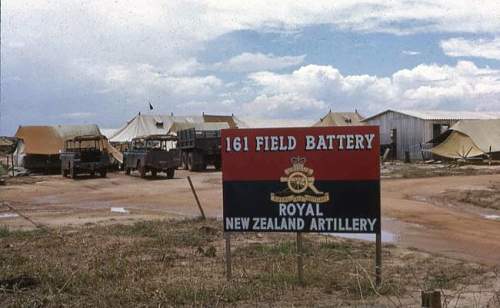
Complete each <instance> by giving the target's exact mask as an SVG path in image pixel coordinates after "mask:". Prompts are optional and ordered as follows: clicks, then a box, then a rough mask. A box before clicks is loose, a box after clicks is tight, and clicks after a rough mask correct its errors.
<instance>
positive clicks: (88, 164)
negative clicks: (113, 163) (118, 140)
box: [60, 135, 110, 179]
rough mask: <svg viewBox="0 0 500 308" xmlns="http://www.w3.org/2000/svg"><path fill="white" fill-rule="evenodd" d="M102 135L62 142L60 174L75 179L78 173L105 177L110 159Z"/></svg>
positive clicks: (80, 137)
mask: <svg viewBox="0 0 500 308" xmlns="http://www.w3.org/2000/svg"><path fill="white" fill-rule="evenodd" d="M105 141H106V137H104V136H102V135H85V136H77V137H75V138H73V139H69V140H66V141H65V142H64V148H63V150H62V151H61V154H60V159H61V174H62V175H63V176H64V177H67V176H68V175H69V176H70V177H71V178H73V179H74V178H76V176H77V175H78V174H80V173H88V174H90V175H92V176H94V175H95V174H96V172H98V173H99V175H100V176H101V177H106V173H107V170H108V166H109V164H110V159H109V155H108V151H107V149H106V144H105Z"/></svg>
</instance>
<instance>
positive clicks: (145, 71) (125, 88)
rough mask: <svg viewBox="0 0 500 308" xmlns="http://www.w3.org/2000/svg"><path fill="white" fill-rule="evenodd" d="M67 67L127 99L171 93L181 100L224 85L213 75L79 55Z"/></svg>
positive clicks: (102, 87) (104, 89) (207, 93)
mask: <svg viewBox="0 0 500 308" xmlns="http://www.w3.org/2000/svg"><path fill="white" fill-rule="evenodd" d="M68 69H69V70H70V71H72V72H77V73H79V74H81V75H82V78H83V79H88V80H92V81H93V82H96V83H97V84H99V85H100V87H101V90H100V92H103V93H108V92H112V91H116V92H121V93H125V94H127V95H128V96H129V98H130V99H133V98H137V99H141V98H142V100H144V99H145V98H147V97H152V96H156V97H162V96H172V97H177V98H182V99H183V100H186V99H192V98H193V97H195V98H201V97H204V96H208V95H212V94H214V93H215V91H216V90H217V89H218V88H220V87H222V86H223V82H222V81H221V80H220V79H219V78H217V77H215V76H213V75H206V76H197V75H184V76H182V75H177V74H171V73H170V72H169V70H168V69H161V68H156V67H154V66H152V65H150V64H134V65H128V66H124V65H115V64H95V63H91V62H90V61H89V60H88V59H79V60H77V61H74V62H73V63H72V65H71V66H70V67H69V68H68ZM164 72H167V73H164Z"/></svg>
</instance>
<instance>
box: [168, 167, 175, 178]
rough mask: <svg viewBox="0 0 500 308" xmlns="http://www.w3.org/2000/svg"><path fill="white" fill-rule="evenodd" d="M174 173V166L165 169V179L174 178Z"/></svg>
mask: <svg viewBox="0 0 500 308" xmlns="http://www.w3.org/2000/svg"><path fill="white" fill-rule="evenodd" d="M174 174H175V169H174V168H170V169H167V179H173V178H174Z"/></svg>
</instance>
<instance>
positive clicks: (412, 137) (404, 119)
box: [365, 111, 457, 160]
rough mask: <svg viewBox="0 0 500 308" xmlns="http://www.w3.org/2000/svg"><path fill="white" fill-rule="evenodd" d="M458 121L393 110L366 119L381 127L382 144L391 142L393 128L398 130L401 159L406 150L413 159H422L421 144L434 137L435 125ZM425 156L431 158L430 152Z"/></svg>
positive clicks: (398, 151)
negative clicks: (416, 116)
mask: <svg viewBox="0 0 500 308" xmlns="http://www.w3.org/2000/svg"><path fill="white" fill-rule="evenodd" d="M456 122H457V121H456V120H422V119H419V118H415V117H411V116H408V115H405V114H401V113H397V112H392V111H390V112H387V113H384V114H381V115H380V116H378V117H375V118H372V119H368V120H366V121H365V123H367V124H368V125H378V126H379V127H380V143H381V144H389V143H391V137H390V134H391V130H392V129H396V130H397V158H398V159H401V160H402V159H404V152H405V151H409V152H410V158H411V159H422V154H421V151H420V144H422V145H424V144H425V143H426V142H428V141H429V140H431V139H432V138H433V125H434V124H447V125H449V126H451V125H453V124H454V123H456ZM424 157H425V159H429V158H430V157H431V156H430V153H427V154H425V156H424Z"/></svg>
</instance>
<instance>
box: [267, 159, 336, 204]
mask: <svg viewBox="0 0 500 308" xmlns="http://www.w3.org/2000/svg"><path fill="white" fill-rule="evenodd" d="M306 161H307V160H306V158H305V157H293V158H292V159H291V162H292V166H291V167H289V168H287V169H285V170H284V172H285V176H282V177H281V178H280V181H281V182H283V183H287V188H285V189H284V190H283V191H281V192H277V193H271V201H273V202H278V203H286V202H315V203H325V202H328V201H329V200H330V196H329V194H328V193H324V192H320V191H319V190H318V189H317V188H316V187H315V186H314V177H313V173H314V170H313V169H311V168H307V167H306V166H305V163H306Z"/></svg>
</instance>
